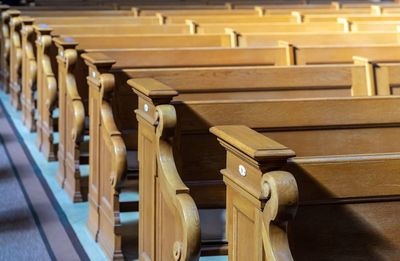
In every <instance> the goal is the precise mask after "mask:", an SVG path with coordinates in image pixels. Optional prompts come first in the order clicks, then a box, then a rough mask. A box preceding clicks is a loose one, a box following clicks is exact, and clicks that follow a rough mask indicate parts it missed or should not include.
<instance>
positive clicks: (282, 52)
mask: <svg viewBox="0 0 400 261" xmlns="http://www.w3.org/2000/svg"><path fill="white" fill-rule="evenodd" d="M86 44H88V43H86ZM64 45H69V48H72V47H73V46H74V45H76V43H72V42H66V43H64ZM87 46H89V45H87ZM58 48H59V53H60V56H61V54H63V53H64V51H65V50H64V48H65V47H63V48H61V46H59V47H58ZM266 50H267V49H265V51H266ZM286 50H287V49H285V48H271V49H269V50H268V51H269V53H272V52H276V54H275V55H274V56H272V58H274V59H275V61H274V62H275V63H276V62H277V61H279V63H281V64H282V63H283V62H286V63H287V64H293V63H290V59H289V57H288V56H286V55H287V52H286ZM89 51H90V50H89ZM94 51H96V50H94ZM103 51H104V50H103ZM364 54H365V53H364ZM136 55H137V54H136ZM279 57H280V58H279ZM77 59H78V60H79V58H77ZM350 59H351V57H350V58H349V61H347V62H351V60H350ZM79 61H80V63H81V64H83V62H82V61H81V60H79ZM324 62H325V63H326V62H329V59H325V60H321V61H320V62H319V63H324ZM270 63H272V61H271V62H270ZM66 64H68V63H66ZM78 64H79V63H78ZM272 64H273V63H272ZM76 68H79V70H76V71H75V72H74V73H72V74H71V75H70V77H72V79H73V80H74V82H76V84H77V86H78V90H82V91H78V94H80V96H79V99H82V100H86V99H87V98H86V97H88V94H87V87H84V86H86V84H85V81H84V78H83V77H82V75H81V69H80V68H82V67H81V66H77V67H76ZM69 70H70V69H68V68H65V69H63V71H60V72H59V73H61V74H63V72H64V76H61V74H60V78H62V79H66V77H67V75H66V72H68V71H69ZM78 71H79V73H78ZM79 75H81V76H79ZM83 75H86V74H85V73H83ZM61 84H62V83H59V85H60V86H59V89H60V90H61V89H63V87H61ZM85 90H86V91H85ZM60 93H62V92H60ZM371 93H374V90H371ZM82 94H83V96H82ZM59 97H60V104H65V102H63V99H64V97H66V96H65V95H59ZM39 113H40V112H39ZM49 115H50V114H49ZM64 115H65V114H64V110H63V109H62V108H61V105H60V118H61V119H62V118H64V119H67V118H70V119H72V118H73V115H74V114H71V115H70V116H69V117H67V116H64ZM49 117H50V116H49ZM71 117H72V118H71ZM49 121H53V119H49ZM61 124H64V122H63V123H61ZM60 129H61V133H60V139H59V140H60V145H61V147H60V151H62V150H63V144H62V143H63V142H64V138H63V133H62V129H65V128H64V127H62V128H60ZM66 129H70V128H66ZM81 135H82V133H81ZM46 138H47V137H45V138H44V139H46ZM44 143H47V141H46V142H44ZM50 144H51V145H50V146H53V147H54V144H53V143H50ZM78 151H79V149H78ZM67 154H69V155H74V153H73V150H72V151H69V152H68V153H67ZM60 155H61V154H60ZM78 158H79V157H78ZM73 159H74V160H72V162H79V161H77V158H75V157H73ZM60 165H62V166H65V165H64V162H63V160H61V159H60ZM74 165H75V164H72V166H74ZM60 169H65V168H64V167H63V168H60ZM76 169H77V168H76V167H72V170H76ZM72 173H74V172H72ZM66 176H71V177H74V176H79V175H66ZM77 187H78V188H77V189H75V190H74V191H79V186H77ZM69 194H70V193H69Z"/></svg>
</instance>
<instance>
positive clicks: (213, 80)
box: [114, 66, 365, 256]
mask: <svg viewBox="0 0 400 261" xmlns="http://www.w3.org/2000/svg"><path fill="white" fill-rule="evenodd" d="M330 67H331V68H325V70H323V71H324V72H322V71H320V73H321V76H322V75H324V76H326V75H327V74H326V73H327V72H328V71H329V72H332V73H333V74H335V73H334V72H333V71H332V70H333V68H335V67H333V66H330ZM308 68H310V67H308ZM316 68H318V67H316ZM316 68H314V69H316ZM281 69H282V68H281ZM302 69H303V71H302V73H300V70H302ZM342 69H344V68H343V67H342ZM264 70H265V71H264V72H262V71H261V70H260V71H259V72H260V77H258V76H255V75H252V74H251V73H249V71H250V72H254V68H249V69H248V71H247V72H246V70H243V72H242V73H244V75H246V74H247V75H246V77H244V76H243V75H239V74H238V77H237V78H235V77H232V79H231V80H232V82H230V81H229V83H228V82H224V79H226V78H227V77H226V75H227V74H226V71H220V73H221V74H220V75H221V76H219V75H216V76H214V77H204V79H202V81H198V82H202V83H204V86H207V88H208V90H210V89H216V88H221V89H219V90H220V91H221V92H224V91H223V90H224V89H225V88H226V89H225V93H218V91H215V90H214V91H212V92H213V93H212V97H213V98H214V97H215V99H218V98H220V99H223V98H224V97H225V98H227V97H229V98H231V99H235V98H240V97H242V98H244V97H247V98H251V97H253V98H261V97H266V96H267V97H268V96H270V97H275V98H277V96H278V97H279V93H280V91H283V90H286V91H283V93H285V95H289V96H291V97H298V96H299V95H300V96H301V95H302V94H303V95H311V96H313V95H316V96H318V95H322V96H325V95H326V96H329V95H339V94H338V93H341V95H350V94H351V82H352V80H351V78H352V77H351V69H350V70H349V68H347V70H345V71H346V72H347V73H344V72H345V71H341V72H336V73H337V74H336V76H337V77H336V78H335V77H332V78H335V79H336V81H329V80H328V79H327V78H325V77H321V78H322V79H321V78H318V80H321V82H318V80H316V79H314V81H313V80H311V81H313V82H308V83H305V82H304V81H307V80H306V79H312V78H311V77H308V78H307V76H306V74H304V73H305V72H306V71H304V70H307V68H299V67H298V68H296V67H294V68H288V70H292V71H291V73H292V74H291V73H289V72H288V74H289V75H293V76H294V74H293V73H294V72H296V71H297V73H299V74H296V75H297V76H298V78H297V77H295V78H296V80H294V81H293V82H291V83H288V82H286V83H282V82H281V79H282V78H284V76H283V77H282V75H284V74H285V73H284V74H279V73H277V72H279V69H278V68H273V67H270V68H266V69H264ZM267 70H270V71H269V72H270V73H271V74H269V73H266V72H267ZM359 70H360V71H359V72H361V73H362V72H364V71H365V70H364V69H362V68H359ZM314 72H315V71H314ZM124 73H125V74H126V73H127V72H126V71H125V72H124ZM308 73H312V71H311V70H310V71H308ZM343 73H344V74H343ZM256 74H257V73H256ZM261 75H262V76H261ZM314 75H316V74H314ZM339 75H341V76H339ZM344 75H346V76H344ZM349 75H350V77H349ZM130 76H134V75H130ZM218 76H219V77H218ZM231 76H233V75H231ZM274 76H275V77H276V82H275V81H272V82H268V81H270V80H271V79H272V78H273V77H274ZM115 77H116V78H117V76H115ZM217 77H218V78H220V79H219V80H220V81H218V80H217ZM263 77H265V78H263ZM302 77H304V79H303V78H302ZM155 78H156V79H157V77H155ZM192 78H193V77H191V79H192ZM258 78H260V82H253V84H254V86H246V87H243V86H245V85H246V84H248V82H249V81H248V80H246V79H258ZM158 79H160V80H161V81H162V82H167V81H166V80H163V79H162V78H161V76H160V78H158ZM262 79H265V81H263V80H262ZM267 79H268V80H267ZM175 80H176V79H172V78H171V77H169V79H168V81H175ZM242 81H243V82H242ZM322 81H325V82H324V83H323V82H322ZM328 82H329V83H328ZM233 83H235V84H233ZM179 84H180V85H181V86H179V87H180V88H181V89H182V93H183V94H184V95H183V96H182V98H181V99H190V98H189V97H196V98H197V99H207V98H208V99H209V98H210V94H207V93H205V92H206V90H201V89H200V87H199V86H198V85H201V84H198V83H197V84H196V83H193V84H192V85H193V86H188V85H187V82H185V81H184V80H181V81H179ZM262 84H264V85H262ZM269 84H270V85H269ZM281 84H282V85H281ZM297 84H298V85H297ZM319 84H320V85H319ZM331 84H332V85H331ZM341 84H343V85H342V86H341V87H339V88H338V89H335V88H337V86H339V85H341ZM214 85H215V87H214ZM265 85H269V86H271V89H269V90H271V92H268V91H266V94H264V95H266V96H263V94H262V90H263V88H262V87H261V86H265ZM289 85H291V86H292V87H293V89H291V87H288V86H289ZM312 85H313V87H311V86H312ZM328 85H329V86H331V87H332V88H333V89H332V90H330V91H331V92H330V91H328V92H325V91H327V90H328V89H330V88H329V87H328V88H327V87H326V86H328ZM217 86H218V87H217ZM272 86H280V87H282V89H280V87H277V88H276V89H275V88H274V87H272ZM295 86H297V87H300V86H301V87H300V88H298V89H297V88H296V87H295ZM317 86H325V87H322V89H325V88H327V89H325V90H321V89H319V88H318V87H317ZM333 86H335V87H333ZM345 86H346V87H345ZM157 87H158V86H157ZM213 87H214V88H213ZM240 87H243V88H244V89H240ZM343 87H344V88H343ZM236 88H239V89H236ZM302 88H304V89H302ZM314 88H315V89H314ZM342 88H343V89H342ZM234 89H235V90H234ZM256 89H258V91H259V92H257V91H256ZM266 89H268V87H266ZM266 89H264V90H266ZM294 89H297V91H298V92H296V91H294ZM310 89H314V91H315V92H313V91H311V92H309V91H310ZM339 89H341V90H339ZM240 90H242V92H241V91H240ZM243 90H245V92H244V93H243ZM249 90H254V91H256V92H254V93H246V91H247V92H250V91H249ZM273 90H276V92H274V91H273ZM291 90H292V91H293V93H292V92H291ZM346 90H347V91H346ZM153 91H154V92H153ZM234 91H236V93H230V92H234ZM149 92H152V94H149V95H150V96H152V95H154V97H153V99H155V100H158V101H156V103H157V102H161V101H162V100H164V99H165V98H162V97H159V96H161V95H162V93H164V92H163V91H157V90H155V89H154V90H151V91H149ZM166 93H168V92H166ZM228 93H229V94H228ZM305 93H307V94H305ZM328 93H329V94H328ZM275 95H276V96H275ZM281 95H282V94H281ZM141 96H144V95H143V94H141ZM146 99H147V100H146V101H142V103H141V100H139V110H144V111H145V113H146V115H143V116H144V122H146V120H149V121H151V119H149V118H148V117H147V116H148V115H152V114H153V111H152V104H151V101H150V100H149V98H148V97H147V98H146ZM146 104H147V106H146ZM146 108H147V109H146ZM130 110H131V109H130ZM130 110H128V111H130ZM146 110H147V111H146ZM118 111H121V110H118ZM123 111H125V110H123ZM114 115H115V113H114ZM138 118H141V117H139V116H138ZM142 120H143V119H142ZM151 122H152V121H151ZM144 125H146V127H145V128H142V132H145V133H146V135H147V134H149V133H150V132H149V130H148V129H147V128H152V127H150V126H153V122H152V123H151V124H150V125H148V124H144ZM146 129H147V130H146ZM120 131H121V132H122V133H123V131H122V130H120ZM139 132H141V130H140V126H139ZM150 134H151V133H150ZM150 134H149V135H150ZM147 138H148V137H146V138H145V139H144V140H147V141H148V139H147ZM141 140H143V139H139V144H140V142H141ZM145 147H146V150H147V149H149V150H148V153H151V152H152V151H153V149H152V148H151V145H150V144H146V146H145ZM139 149H140V145H139ZM146 155H147V156H140V153H139V162H142V161H143V157H145V158H146V159H147V158H148V157H150V154H146ZM152 157H153V156H151V157H150V158H152ZM141 159H142V161H141ZM182 162H183V161H182ZM149 164H150V165H151V163H149ZM150 165H147V166H150ZM142 171H143V169H142V168H141V169H140V172H139V173H140V175H142V173H143V172H142ZM147 171H148V170H147ZM144 175H145V176H147V175H149V173H148V172H146V171H145V174H144ZM150 176H151V174H150ZM150 176H148V177H150ZM141 178H142V181H141V179H139V182H144V183H141V184H140V185H139V193H140V192H141V191H142V192H143V193H145V195H144V196H141V197H140V202H143V203H141V205H140V206H142V205H143V206H144V209H143V211H142V212H141V210H140V211H139V212H140V213H143V215H145V216H144V218H142V219H141V220H145V221H143V223H144V222H146V223H147V224H145V225H143V226H144V228H142V229H143V230H142V229H140V231H142V232H140V233H144V234H142V236H143V235H148V234H153V232H152V230H151V226H153V225H154V224H151V223H152V220H154V219H153V218H150V217H149V215H150V213H151V212H152V211H151V210H147V211H146V206H151V205H153V204H152V203H150V202H151V200H152V196H151V195H152V193H153V190H151V187H147V186H151V185H150V183H149V182H150V181H148V180H147V181H145V180H143V177H142V176H141ZM145 179H146V178H145ZM143 184H147V185H146V187H145V188H144V187H143ZM198 189H199V190H198V191H201V188H198ZM142 200H144V201H142ZM209 201H210V202H214V201H213V200H211V199H209ZM204 202H207V199H204ZM149 204H150V205H149ZM146 213H147V214H146ZM153 213H154V212H153ZM140 215H142V214H140ZM141 217H142V216H141ZM149 226H150V228H149ZM139 237H140V238H141V239H140V240H141V243H140V245H142V247H143V246H148V247H149V248H150V246H151V245H152V244H155V243H151V242H150V241H149V240H150V238H148V237H147V236H143V237H141V236H139ZM142 240H143V241H142ZM155 249H157V248H155ZM208 249H209V250H208V251H211V250H210V249H212V245H211V246H209V247H208ZM166 251H167V252H168V250H166ZM213 251H217V252H218V250H215V249H214V250H213ZM139 252H140V253H142V249H140V250H139ZM145 252H146V254H147V255H149V254H150V252H151V251H149V249H146V251H145ZM165 254H166V253H162V254H161V255H162V256H164V255H165ZM168 254H169V252H168ZM150 256H151V255H150Z"/></svg>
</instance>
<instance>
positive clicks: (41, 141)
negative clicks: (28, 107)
mask: <svg viewBox="0 0 400 261" xmlns="http://www.w3.org/2000/svg"><path fill="white" fill-rule="evenodd" d="M42 34H46V35H42ZM38 37H40V40H39V41H37V42H36V46H37V47H36V48H37V61H38V64H40V62H39V61H42V66H38V68H37V86H38V87H37V89H38V90H39V93H38V101H37V102H38V106H37V107H38V119H37V132H38V135H37V139H36V141H37V142H36V144H37V146H38V148H40V150H41V151H42V152H43V154H44V155H45V157H46V159H48V160H55V159H56V154H55V153H56V146H55V144H54V142H53V139H54V137H53V136H54V135H53V134H54V131H53V128H54V127H53V124H54V123H53V118H52V113H53V110H54V108H55V106H56V97H57V95H56V94H57V88H56V83H57V82H56V78H55V77H56V76H55V75H56V74H57V73H54V72H55V70H54V69H52V66H53V67H56V63H52V62H51V61H53V60H54V58H55V55H54V52H56V50H54V49H52V48H50V47H51V36H50V35H49V32H48V31H45V30H41V32H40V35H38ZM71 37H72V38H63V39H64V40H61V41H59V44H60V45H61V43H65V46H66V47H65V48H71V47H75V46H76V45H77V43H79V46H77V48H78V49H77V50H78V51H80V50H84V49H85V48H108V49H113V48H132V47H136V48H143V47H146V48H149V47H150V48H156V47H160V46H162V47H212V46H230V37H229V35H208V34H204V35H182V34H179V35H178V34H171V35H86V36H85V35H77V36H74V35H71ZM38 39H39V38H38ZM72 39H73V40H72ZM81 48H82V49H81ZM58 49H59V52H61V51H62V50H60V47H58ZM43 63H45V65H43ZM78 63H81V64H83V62H82V61H81V60H80V59H79V58H78ZM81 73H82V72H81ZM81 73H80V75H82V74H81ZM50 83H51V84H50ZM59 88H61V87H59ZM41 128H43V129H41Z"/></svg>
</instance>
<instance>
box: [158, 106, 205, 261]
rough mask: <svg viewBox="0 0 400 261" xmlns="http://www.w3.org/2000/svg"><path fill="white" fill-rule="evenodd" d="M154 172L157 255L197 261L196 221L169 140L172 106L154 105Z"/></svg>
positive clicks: (195, 212) (198, 234) (199, 239)
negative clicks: (155, 182)
mask: <svg viewBox="0 0 400 261" xmlns="http://www.w3.org/2000/svg"><path fill="white" fill-rule="evenodd" d="M157 113H158V116H159V124H158V126H157V132H156V135H157V169H158V183H159V191H158V194H159V195H158V196H157V197H158V198H159V199H160V201H159V202H158V206H157V209H158V213H160V215H159V216H158V218H157V224H158V225H157V226H156V227H157V229H158V231H157V236H158V240H162V248H161V250H160V252H159V253H158V254H159V255H161V256H162V257H165V258H167V257H169V258H167V259H168V260H198V258H199V256H200V245H201V237H200V234H201V233H200V219H199V213H198V210H197V207H196V204H195V202H194V200H193V198H192V197H191V196H190V193H189V188H188V187H187V186H186V185H185V184H184V183H183V181H182V179H181V178H180V176H179V173H178V171H177V169H176V166H175V162H174V156H173V148H172V140H173V136H174V131H175V126H176V113H175V108H174V107H173V106H172V105H159V106H157Z"/></svg>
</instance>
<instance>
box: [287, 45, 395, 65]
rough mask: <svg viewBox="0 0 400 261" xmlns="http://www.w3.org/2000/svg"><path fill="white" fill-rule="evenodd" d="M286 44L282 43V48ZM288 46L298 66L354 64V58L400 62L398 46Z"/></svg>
mask: <svg viewBox="0 0 400 261" xmlns="http://www.w3.org/2000/svg"><path fill="white" fill-rule="evenodd" d="M284 44H285V43H283V42H281V45H282V46H284ZM287 44H288V43H287ZM287 46H288V48H290V46H291V47H292V49H291V50H292V51H293V55H292V56H293V60H294V61H295V63H296V64H298V65H306V64H329V63H331V64H334V63H336V64H337V63H353V61H354V59H353V57H354V56H363V57H368V58H369V59H372V60H374V61H377V62H398V61H400V56H399V55H397V53H398V51H399V50H400V49H399V48H400V47H399V46H398V45H397V44H382V45H359V46H351V45H342V46H340V45H338V46H323V45H322V46H312V45H310V46H295V45H290V44H288V45H287ZM289 52H291V51H289Z"/></svg>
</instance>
